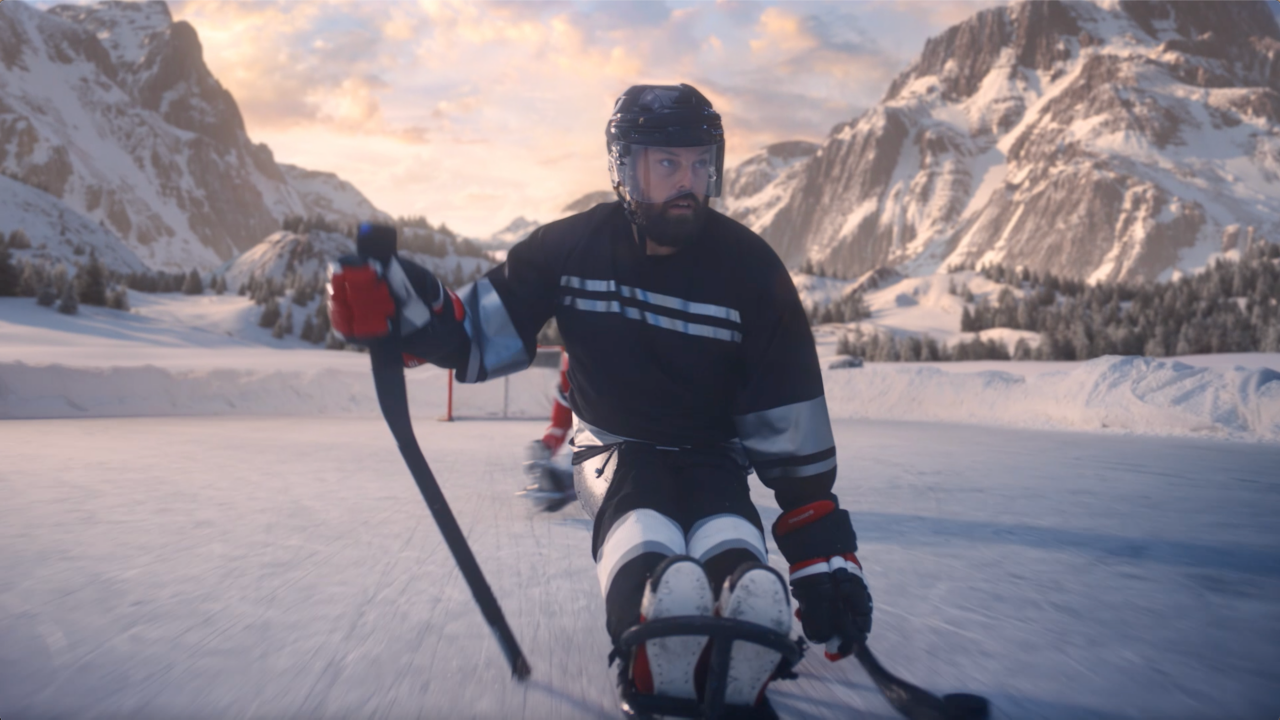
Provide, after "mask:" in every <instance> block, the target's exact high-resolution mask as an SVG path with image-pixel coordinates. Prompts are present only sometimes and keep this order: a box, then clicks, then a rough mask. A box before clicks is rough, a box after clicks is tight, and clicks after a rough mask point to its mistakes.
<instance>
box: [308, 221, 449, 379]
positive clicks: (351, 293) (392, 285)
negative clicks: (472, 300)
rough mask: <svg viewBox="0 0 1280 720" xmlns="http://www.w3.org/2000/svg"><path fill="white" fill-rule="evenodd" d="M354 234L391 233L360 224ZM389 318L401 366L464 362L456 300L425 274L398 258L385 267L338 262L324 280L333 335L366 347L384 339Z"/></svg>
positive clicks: (351, 258)
mask: <svg viewBox="0 0 1280 720" xmlns="http://www.w3.org/2000/svg"><path fill="white" fill-rule="evenodd" d="M360 233H361V235H362V236H364V235H366V234H377V233H382V234H386V233H391V234H393V236H394V233H395V230H394V228H390V227H387V226H382V225H370V224H364V225H361V226H360ZM395 313H398V314H399V316H400V331H401V336H402V338H403V339H402V341H401V348H402V350H403V351H404V364H405V366H406V367H416V366H418V365H422V364H424V363H434V364H436V365H440V366H442V367H447V368H457V367H461V366H462V365H463V364H465V363H466V360H467V357H468V355H469V352H470V340H469V338H468V336H467V333H466V329H465V328H464V326H463V323H462V321H463V319H464V318H465V317H466V312H465V310H464V308H463V305H462V301H461V300H459V299H458V296H457V295H455V294H454V293H453V291H451V290H449V289H448V288H446V287H445V286H444V284H443V283H441V282H440V280H438V279H437V278H436V276H435V275H433V274H432V273H431V271H430V270H428V269H426V268H425V267H423V266H421V265H419V264H417V263H415V262H413V261H411V260H406V259H404V258H402V257H400V256H398V255H397V256H395V257H392V258H391V260H390V261H389V262H387V263H386V264H383V263H380V262H378V261H376V260H364V259H362V258H360V257H358V256H355V255H344V256H343V257H341V258H339V259H338V267H336V268H334V269H333V270H332V273H331V275H330V278H329V317H330V321H331V322H332V324H333V329H334V331H335V332H337V333H338V334H339V335H340V336H342V338H343V339H344V340H346V341H347V342H352V343H356V344H368V343H370V342H373V341H375V340H377V339H379V338H382V337H385V336H386V335H387V333H388V332H389V331H390V327H391V318H392V317H393V315H394V314H395Z"/></svg>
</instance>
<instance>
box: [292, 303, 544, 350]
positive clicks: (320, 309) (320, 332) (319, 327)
mask: <svg viewBox="0 0 1280 720" xmlns="http://www.w3.org/2000/svg"><path fill="white" fill-rule="evenodd" d="M315 319H316V329H315V337H316V342H323V341H324V339H325V337H326V336H328V334H329V303H327V302H323V301H322V302H321V303H320V304H319V305H317V306H316V314H315ZM561 344H563V343H561Z"/></svg>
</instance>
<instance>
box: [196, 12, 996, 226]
mask: <svg viewBox="0 0 1280 720" xmlns="http://www.w3.org/2000/svg"><path fill="white" fill-rule="evenodd" d="M990 4H992V3H991V2H978V1H974V2H947V3H938V2H905V3H902V2H895V3H887V2H878V1H872V0H864V1H863V2H852V3H827V2H780V3H762V2H726V1H724V0H721V1H720V2H715V3H708V2H685V1H681V2H670V3H664V2H653V1H650V0H644V1H641V2H453V1H449V0H418V1H411V0H388V1H385V2H355V1H347V2H321V1H320V0H302V1H296V0H255V1H254V2H231V1H228V0H183V1H181V2H175V3H173V4H172V5H171V7H172V9H173V13H174V16H175V17H176V18H178V19H184V20H187V21H188V22H190V23H191V24H192V25H193V26H195V28H196V30H197V32H199V34H200V37H201V40H202V43H203V44H204V49H205V59H206V62H207V63H208V64H209V66H210V68H211V69H212V71H213V72H214V74H215V76H217V77H218V79H219V80H220V81H221V82H222V83H223V84H224V85H225V86H226V87H227V88H228V89H229V90H230V91H231V93H232V94H233V95H234V96H235V97H236V99H237V101H238V102H239V104H240V107H241V110H242V112H243V113H244V116H245V120H246V124H247V126H248V129H249V132H250V135H251V136H252V137H253V138H254V139H255V140H257V141H263V142H266V143H267V144H269V145H270V146H271V147H272V148H273V150H274V151H275V152H276V155H277V157H279V158H280V159H281V160H284V161H286V162H292V163H295V164H299V165H303V166H305V167H311V168H315V169H320V170H329V171H333V172H337V173H339V174H341V175H342V176H343V177H345V178H347V179H349V180H351V181H352V182H354V183H355V184H356V185H357V186H358V187H360V188H361V189H362V190H363V191H364V192H365V193H366V194H367V195H368V196H369V197H370V199H371V200H373V202H374V203H375V204H377V205H378V206H379V207H382V208H384V209H386V210H388V211H389V212H392V213H393V214H399V215H407V214H423V215H426V216H427V217H428V218H429V219H431V220H432V221H433V222H439V221H442V220H443V221H447V222H449V223H450V225H451V226H452V227H454V228H455V229H458V230H461V231H463V232H466V233H471V234H476V235H482V234H487V233H489V232H492V231H494V230H496V229H498V228H499V227H501V226H503V225H505V224H506V223H507V221H509V220H510V219H511V218H512V217H515V216H516V215H525V216H528V217H536V218H538V219H542V220H548V219H551V218H552V217H554V216H555V215H556V214H557V212H558V210H559V208H560V207H562V206H563V205H564V204H566V203H567V202H569V201H571V200H573V199H574V198H576V197H577V196H579V195H581V194H583V193H586V192H589V191H593V190H598V189H601V188H604V187H607V182H608V181H607V172H606V169H605V162H604V156H603V130H604V124H605V121H606V120H607V118H608V115H609V112H610V109H611V108H612V106H613V101H614V99H615V98H616V97H617V96H618V94H619V93H621V91H622V90H624V89H625V88H626V87H628V86H630V85H632V84H636V83H644V82H663V83H666V82H689V83H692V84H694V85H696V86H697V87H699V88H700V89H701V90H703V92H705V93H706V94H707V95H708V97H710V98H711V99H712V101H713V102H714V103H715V104H716V107H717V108H718V109H719V110H720V111H721V113H722V114H723V116H724V118H725V126H726V135H727V152H728V155H729V161H730V162H735V161H737V160H740V159H742V158H744V157H746V156H747V155H749V154H750V153H752V152H754V151H756V150H757V149H758V148H759V147H761V146H763V145H765V144H768V143H771V142H777V141H780V140H788V139H808V140H815V141H816V140H821V139H822V137H823V136H825V135H826V133H827V132H828V131H829V129H830V128H831V127H832V126H833V125H835V124H836V123H838V122H842V121H846V120H849V119H851V118H852V117H853V116H854V115H856V114H857V113H858V112H861V111H862V110H863V109H865V108H866V107H869V106H870V105H872V104H873V103H875V102H876V101H877V100H878V99H879V98H880V97H881V96H882V95H883V93H884V90H885V88H886V87H887V86H888V84H889V82H890V80H891V79H892V77H893V75H894V74H896V73H897V72H899V71H900V70H902V69H903V68H904V67H905V66H906V64H907V63H908V62H909V61H910V59H911V57H912V56H914V55H915V54H916V53H918V52H919V50H920V48H921V47H922V46H923V43H924V40H925V38H926V37H927V36H928V35H931V34H936V33H937V32H939V31H941V30H942V29H943V27H942V26H941V25H939V23H940V22H943V20H942V18H946V19H947V21H952V20H951V19H952V18H955V17H959V16H962V15H964V14H965V13H966V12H967V13H972V12H976V11H977V10H978V9H980V8H982V7H986V6H987V5H990Z"/></svg>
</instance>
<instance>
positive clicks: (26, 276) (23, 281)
mask: <svg viewBox="0 0 1280 720" xmlns="http://www.w3.org/2000/svg"><path fill="white" fill-rule="evenodd" d="M43 284H44V277H43V273H41V272H40V270H39V269H38V267H37V266H36V264H35V263H33V262H29V263H23V265H22V274H21V276H20V277H19V278H18V294H19V295H21V296H22V297H35V296H37V295H39V294H40V286H41V285H43Z"/></svg>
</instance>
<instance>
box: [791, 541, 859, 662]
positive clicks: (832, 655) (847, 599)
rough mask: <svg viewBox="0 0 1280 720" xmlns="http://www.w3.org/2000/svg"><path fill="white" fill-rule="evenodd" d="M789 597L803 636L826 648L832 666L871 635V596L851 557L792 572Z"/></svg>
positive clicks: (856, 564)
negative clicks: (793, 601) (795, 606)
mask: <svg viewBox="0 0 1280 720" xmlns="http://www.w3.org/2000/svg"><path fill="white" fill-rule="evenodd" d="M791 595H792V597H794V598H795V599H796V605H797V606H798V607H797V608H796V617H798V618H799V619H800V625H801V627H803V628H804V636H805V637H807V638H809V640H810V641H812V642H815V643H823V644H825V645H826V656H827V659H828V660H831V661H832V662H834V661H836V660H840V659H841V658H844V657H847V656H848V655H850V654H851V653H853V650H854V648H856V647H858V646H859V645H862V644H863V643H865V642H866V641H867V635H868V634H869V633H870V632H871V593H870V592H869V591H868V590H867V583H866V581H865V580H864V579H863V576H862V566H861V565H860V564H859V563H858V558H857V556H855V555H854V554H853V553H845V554H844V555H836V556H834V557H831V558H827V559H826V560H822V559H820V558H815V559H814V560H813V561H811V562H810V563H809V564H808V565H805V566H803V567H801V568H800V569H797V568H796V566H794V565H793V566H792V568H791Z"/></svg>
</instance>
